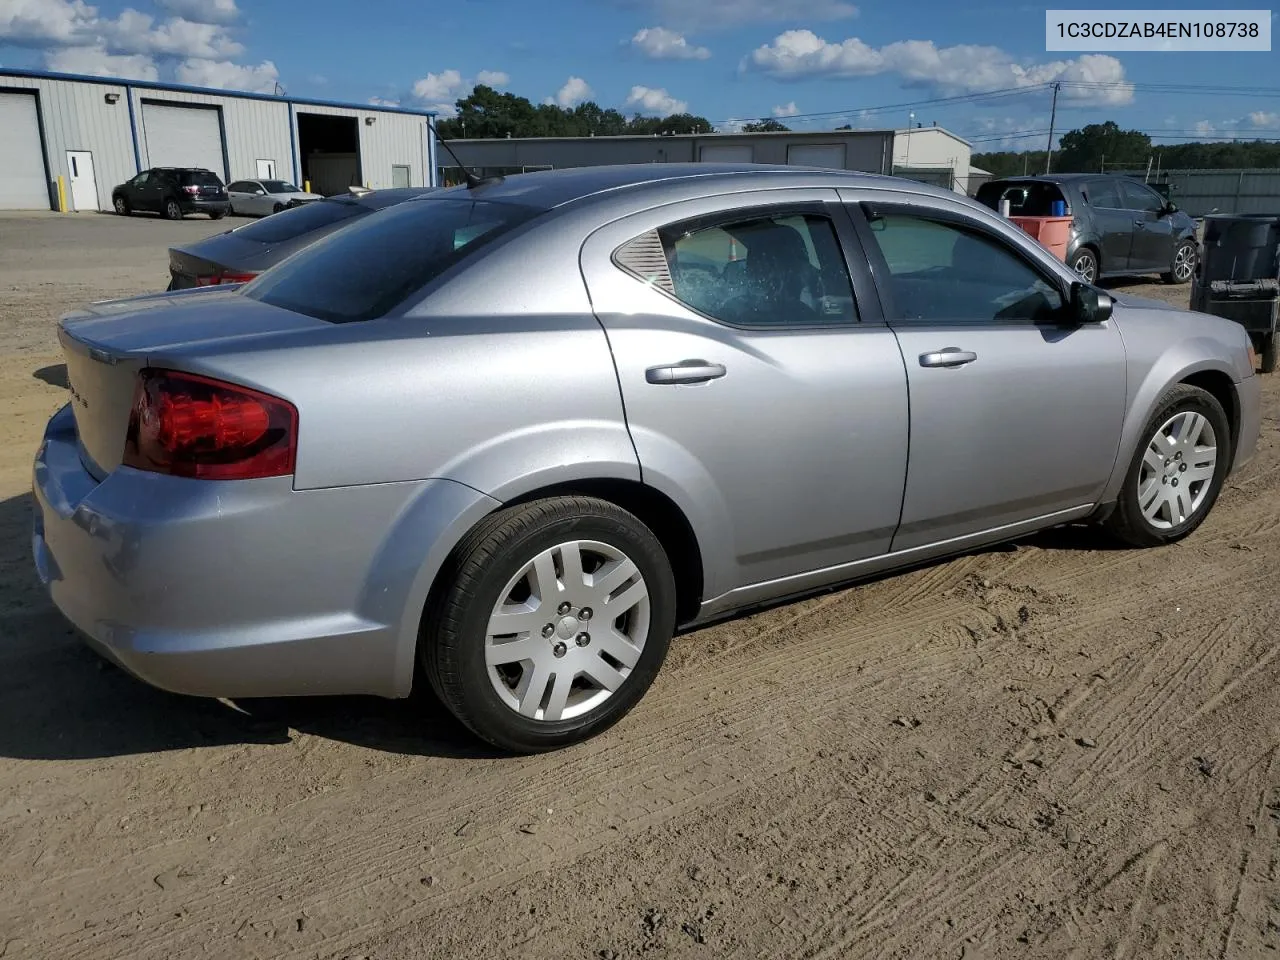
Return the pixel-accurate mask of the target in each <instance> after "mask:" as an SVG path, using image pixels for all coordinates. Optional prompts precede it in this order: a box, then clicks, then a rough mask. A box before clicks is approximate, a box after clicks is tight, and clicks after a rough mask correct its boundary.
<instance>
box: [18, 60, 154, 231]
mask: <svg viewBox="0 0 1280 960" xmlns="http://www.w3.org/2000/svg"><path fill="white" fill-rule="evenodd" d="M0 86H3V87H12V88H15V89H26V90H36V91H37V92H38V96H39V98H40V118H41V121H42V122H43V124H44V137H45V147H46V154H47V155H46V161H47V163H48V165H49V179H50V180H51V181H56V180H57V178H58V176H59V175H61V176H62V177H64V178H67V179H69V178H70V177H71V168H70V166H69V165H68V162H67V151H68V150H86V151H88V152H89V153H92V154H93V174H94V179H95V180H96V182H97V188H98V205H99V206H100V207H101V208H102V209H103V210H110V209H111V188H112V187H114V186H115V185H116V184H118V183H122V182H124V181H125V180H127V179H128V178H129V177H132V176H133V175H134V174H135V173H137V169H136V167H135V166H134V159H133V141H132V139H131V138H130V136H129V104H128V102H127V99H126V97H125V86H124V84H120V85H119V86H116V85H112V84H105V83H104V84H96V83H95V84H89V83H77V82H75V81H70V80H37V79H33V78H30V77H10V76H0ZM109 93H114V94H115V95H116V96H117V97H118V98H119V99H118V100H117V102H116V103H114V104H111V103H107V101H106V97H107V94H109ZM0 176H3V171H0ZM51 196H54V197H56V192H51ZM67 203H68V205H69V204H70V203H71V198H70V190H69V189H68V197H67Z"/></svg>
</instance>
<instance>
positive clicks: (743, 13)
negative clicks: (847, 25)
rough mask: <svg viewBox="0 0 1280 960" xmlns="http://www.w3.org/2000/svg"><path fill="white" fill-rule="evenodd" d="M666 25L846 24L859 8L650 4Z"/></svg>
mask: <svg viewBox="0 0 1280 960" xmlns="http://www.w3.org/2000/svg"><path fill="white" fill-rule="evenodd" d="M649 5H650V6H651V7H652V8H653V11H654V12H655V13H656V14H657V16H658V19H659V20H661V21H662V22H663V23H672V24H678V25H680V26H688V27H694V26H703V27H728V26H734V25H737V24H743V23H785V22H787V21H797V20H803V21H807V22H809V23H813V22H815V21H819V20H843V19H846V18H848V17H856V16H857V15H858V8H857V7H856V6H854V5H853V4H852V3H849V2H847V0H698V2H690V0H649Z"/></svg>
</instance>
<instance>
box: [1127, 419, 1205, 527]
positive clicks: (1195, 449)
mask: <svg viewBox="0 0 1280 960" xmlns="http://www.w3.org/2000/svg"><path fill="white" fill-rule="evenodd" d="M1217 463H1218V444H1217V437H1216V436H1215V435H1214V432H1213V425H1212V424H1211V423H1209V420H1208V418H1206V417H1205V416H1204V415H1203V414H1199V413H1196V412H1195V411H1193V410H1186V411H1183V412H1182V413H1176V414H1174V415H1173V416H1172V417H1170V418H1169V419H1168V420H1167V421H1166V422H1165V424H1164V426H1162V427H1161V428H1160V429H1159V430H1157V431H1156V433H1155V436H1153V437H1152V438H1151V442H1150V443H1149V444H1147V450H1146V453H1145V454H1143V457H1142V470H1141V472H1140V473H1139V475H1138V506H1139V508H1141V510H1142V515H1143V516H1144V517H1146V518H1147V522H1148V523H1150V524H1151V525H1152V526H1153V527H1157V528H1159V529H1161V530H1169V529H1172V528H1173V527H1176V526H1179V525H1180V524H1183V523H1186V521H1188V520H1190V519H1191V518H1192V517H1193V516H1195V515H1196V513H1197V511H1199V510H1200V508H1201V507H1202V506H1203V505H1204V501H1205V497H1206V496H1208V494H1209V484H1210V483H1211V482H1212V481H1213V474H1214V471H1215V469H1216V468H1217Z"/></svg>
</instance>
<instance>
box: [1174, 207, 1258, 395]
mask: <svg viewBox="0 0 1280 960" xmlns="http://www.w3.org/2000/svg"><path fill="white" fill-rule="evenodd" d="M1191 309H1193V310H1199V311H1200V312H1201V313H1211V314H1213V315H1214V316H1217V317H1225V318H1227V319H1229V320H1234V321H1235V322H1236V323H1238V324H1240V325H1241V326H1243V327H1244V328H1245V329H1246V330H1247V331H1248V332H1249V336H1250V337H1251V338H1252V340H1253V342H1254V347H1255V349H1256V350H1257V351H1258V353H1259V355H1260V356H1261V358H1262V364H1261V365H1262V372H1263V373H1271V372H1273V371H1274V370H1275V369H1276V363H1277V355H1278V354H1280V338H1278V337H1277V336H1276V327H1277V324H1278V323H1280V216H1272V215H1243V214H1242V215H1238V216H1209V217H1205V224H1204V242H1203V243H1202V244H1201V249H1200V262H1199V264H1198V265H1197V267H1196V276H1195V279H1194V281H1193V282H1192V285H1191Z"/></svg>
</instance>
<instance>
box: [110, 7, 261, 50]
mask: <svg viewBox="0 0 1280 960" xmlns="http://www.w3.org/2000/svg"><path fill="white" fill-rule="evenodd" d="M99 24H100V25H99V31H100V33H101V35H102V36H103V37H104V38H105V40H106V43H107V46H108V48H110V49H111V50H113V51H114V52H119V53H150V54H153V55H156V56H169V57H196V58H199V59H202V60H221V59H225V58H227V57H234V56H238V55H239V54H241V53H244V44H242V43H240V42H239V41H237V40H234V39H232V38H231V36H230V35H228V34H227V32H226V30H224V29H223V28H222V27H220V26H218V25H216V24H212V23H193V22H192V21H190V20H184V19H182V18H181V17H173V18H171V19H169V20H166V21H164V22H163V23H161V24H159V25H156V24H155V20H154V18H153V17H151V16H150V15H148V14H145V13H139V12H138V11H137V10H133V9H126V10H125V11H124V12H123V13H121V14H120V16H119V17H118V18H117V19H115V20H102V21H99Z"/></svg>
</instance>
